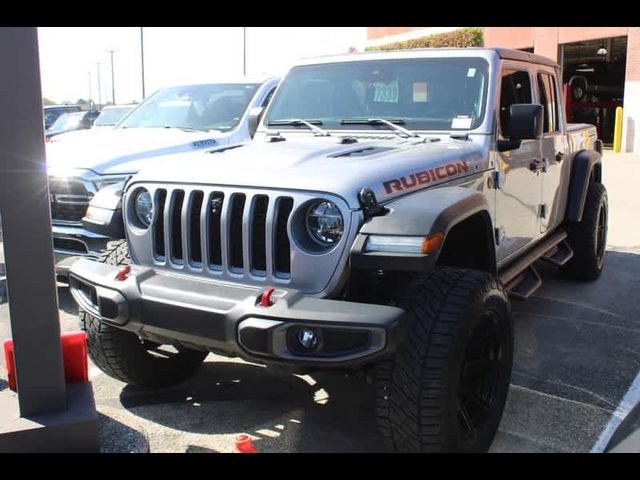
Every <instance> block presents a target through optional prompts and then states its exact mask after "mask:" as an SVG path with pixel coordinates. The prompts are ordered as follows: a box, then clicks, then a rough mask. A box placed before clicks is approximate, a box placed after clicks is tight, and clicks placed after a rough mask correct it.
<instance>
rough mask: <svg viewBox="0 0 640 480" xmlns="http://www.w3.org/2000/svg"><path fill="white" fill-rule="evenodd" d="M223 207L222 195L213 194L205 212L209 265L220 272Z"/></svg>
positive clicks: (219, 193)
mask: <svg viewBox="0 0 640 480" xmlns="http://www.w3.org/2000/svg"><path fill="white" fill-rule="evenodd" d="M223 207H224V193H222V192H213V193H212V194H211V196H210V197H209V209H208V211H207V218H208V221H207V226H208V235H207V240H208V245H209V255H208V257H209V265H210V267H211V268H213V269H216V270H222V243H221V238H222V236H221V235H222V229H221V222H222V208H223Z"/></svg>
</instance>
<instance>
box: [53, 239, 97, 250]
mask: <svg viewBox="0 0 640 480" xmlns="http://www.w3.org/2000/svg"><path fill="white" fill-rule="evenodd" d="M53 248H54V249H55V250H65V251H67V252H74V253H82V254H85V253H89V250H87V246H86V245H85V244H84V242H81V241H80V240H74V239H72V238H55V237H54V239H53Z"/></svg>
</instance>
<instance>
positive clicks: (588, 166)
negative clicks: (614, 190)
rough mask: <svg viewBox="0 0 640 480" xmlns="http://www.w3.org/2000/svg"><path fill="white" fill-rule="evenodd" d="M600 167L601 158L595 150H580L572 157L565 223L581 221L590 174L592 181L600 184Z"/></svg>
mask: <svg viewBox="0 0 640 480" xmlns="http://www.w3.org/2000/svg"><path fill="white" fill-rule="evenodd" d="M601 165H602V157H601V155H600V153H598V152H596V151H595V150H581V151H579V152H578V153H576V154H575V155H574V157H573V162H572V166H571V183H570V184H569V197H568V201H567V211H566V214H565V219H566V221H567V222H579V221H581V220H582V212H583V211H584V203H585V201H586V199H587V190H588V189H589V182H590V180H591V177H592V173H594V174H595V178H594V180H595V181H596V182H599V183H600V182H602V171H601V168H600V166H601ZM594 169H595V172H594Z"/></svg>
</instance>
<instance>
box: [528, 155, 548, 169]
mask: <svg viewBox="0 0 640 480" xmlns="http://www.w3.org/2000/svg"><path fill="white" fill-rule="evenodd" d="M543 166H544V162H543V161H542V160H538V159H537V158H534V159H533V160H532V161H531V163H530V164H529V170H531V171H532V172H538V171H540V170H542V167H543Z"/></svg>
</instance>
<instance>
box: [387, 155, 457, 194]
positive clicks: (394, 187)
mask: <svg viewBox="0 0 640 480" xmlns="http://www.w3.org/2000/svg"><path fill="white" fill-rule="evenodd" d="M468 171H469V165H467V162H466V160H463V161H461V162H452V163H447V164H445V165H440V166H439V167H436V168H435V169H434V168H432V169H430V170H423V171H421V172H416V173H412V174H410V175H407V176H406V177H400V178H394V179H392V180H387V181H386V182H382V185H383V186H384V191H385V192H386V193H387V194H390V193H393V192H394V191H396V192H402V191H403V190H411V189H413V188H414V187H416V186H418V185H424V184H425V183H429V182H435V181H436V179H443V178H447V177H455V176H456V175H458V174H460V173H463V172H468Z"/></svg>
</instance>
